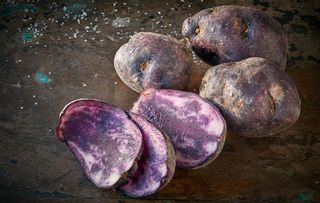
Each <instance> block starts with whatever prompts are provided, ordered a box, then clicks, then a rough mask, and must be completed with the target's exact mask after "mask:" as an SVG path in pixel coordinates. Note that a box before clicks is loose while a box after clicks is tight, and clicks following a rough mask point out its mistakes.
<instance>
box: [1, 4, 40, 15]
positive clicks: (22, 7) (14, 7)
mask: <svg viewBox="0 0 320 203" xmlns="http://www.w3.org/2000/svg"><path fill="white" fill-rule="evenodd" d="M19 11H27V12H31V13H37V12H38V11H39V9H38V7H36V6H34V5H33V4H30V3H17V4H9V5H5V6H2V7H0V15H5V16H9V15H11V14H12V13H15V12H19Z"/></svg>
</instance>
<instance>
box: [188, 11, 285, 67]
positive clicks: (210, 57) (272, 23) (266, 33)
mask: <svg viewBox="0 0 320 203" xmlns="http://www.w3.org/2000/svg"><path fill="white" fill-rule="evenodd" d="M182 35H183V36H184V37H186V38H187V39H188V40H189V41H190V44H191V48H192V49H193V51H194V52H195V53H196V54H197V55H198V56H199V57H200V58H201V59H202V60H203V61H205V62H206V63H208V64H210V65H217V64H221V63H226V62H235V61H240V60H243V59H246V58H249V57H261V58H265V59H267V60H269V61H271V62H273V63H275V64H276V65H277V67H278V68H280V69H282V70H284V69H285V66H286V53H287V46H288V41H287V36H286V33H285V31H284V29H283V28H282V27H281V25H280V24H279V23H278V21H276V20H275V19H273V18H272V17H271V16H268V15H267V14H265V13H263V12H262V11H260V10H258V9H255V8H250V7H243V6H233V5H225V6H218V7H214V8H209V9H205V10H202V11H200V12H198V13H197V14H195V15H194V16H191V17H189V18H187V19H186V20H185V21H184V23H183V26H182Z"/></svg>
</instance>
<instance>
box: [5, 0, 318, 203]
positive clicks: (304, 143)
mask: <svg viewBox="0 0 320 203" xmlns="http://www.w3.org/2000/svg"><path fill="white" fill-rule="evenodd" d="M1 2H2V3H1V4H0V37H1V41H0V136H1V137H0V150H1V151H0V202H108V203H109V202H111V203H113V202H122V203H125V202H151V201H152V202H153V201H154V202H220V201H221V202H320V194H319V193H320V150H319V149H320V128H319V127H320V92H319V89H320V68H319V67H320V36H319V30H320V23H319V22H320V19H319V11H320V3H319V1H315V0H314V1H312V0H310V1H304V0H285V1H281V2H280V1H279V2H278V1H262V0H261V1H259V0H254V1H245V0H243V1H238V2H236V1H227V0H221V1H209V0H204V1H200V0H199V1H198V0H197V1H196V0H194V1H190V2H189V1H187V0H185V1H183V0H180V1H165V0H163V1H159V0H156V1H139V0H127V1H126V2H124V1H117V2H115V1H95V2H93V1H91V0H78V1H71V0H70V1H37V0H34V1H32V0H31V1H29V2H27V1H25V2H23V1H18V2H20V3H15V2H13V1H9V3H6V2H4V1H1ZM10 2H11V3H10ZM12 2H13V3H12ZM223 4H237V5H246V6H252V7H256V8H258V9H261V10H263V11H264V12H266V13H267V14H269V15H271V16H273V17H274V18H275V19H277V20H278V21H279V22H280V23H281V24H282V25H283V26H284V28H285V29H286V31H287V33H288V40H289V48H288V55H287V57H288V61H287V67H286V72H287V73H288V74H289V75H290V76H291V77H292V78H293V80H294V82H295V83H296V85H297V88H298V90H299V93H300V97H301V101H302V112H301V116H300V119H299V120H298V122H297V123H296V124H295V125H294V126H293V127H291V128H290V129H288V130H286V131H284V132H282V133H280V134H277V135H274V136H272V137H267V138H260V139H257V138H256V139H250V138H243V137H239V136H236V135H231V134H228V136H227V139H226V143H225V146H224V148H223V151H222V153H221V155H220V156H219V157H218V158H217V159H216V160H215V161H214V162H213V163H212V164H210V165H209V166H207V167H206V168H202V169H198V170H181V169H177V170H176V173H175V175H174V178H173V180H172V181H171V182H170V184H169V185H168V186H166V187H165V188H164V189H163V190H161V191H160V192H158V193H156V194H154V195H151V196H149V197H147V198H145V199H131V198H129V197H126V196H124V195H121V194H119V193H117V192H114V191H104V190H101V189H98V188H96V187H95V186H94V185H93V184H92V183H90V181H88V179H87V178H86V177H85V176H84V175H83V173H82V171H81V169H80V166H79V164H78V162H77V161H76V160H75V158H74V156H73V155H72V153H71V152H70V151H69V150H68V149H67V147H66V145H64V144H63V143H60V142H59V141H58V140H57V138H56V137H55V125H56V123H57V119H58V115H59V112H60V111H61V109H62V108H63V107H64V105H65V104H67V103H68V102H70V101H71V100H74V99H78V98H95V99H99V100H103V101H106V102H109V103H112V104H114V105H117V106H119V107H121V108H124V109H129V108H130V107H131V105H132V103H133V102H134V101H135V100H136V99H137V97H138V94H137V93H135V92H134V91H132V90H131V89H129V88H128V87H126V86H125V85H124V83H123V82H121V80H120V79H119V77H118V76H117V75H116V72H115V70H114V67H113V57H114V55H115V52H116V51H117V49H118V48H119V47H120V46H121V45H122V44H123V43H125V42H127V41H128V39H129V36H130V35H133V34H134V33H135V32H139V31H152V32H158V33H163V34H168V35H171V36H173V37H175V38H177V39H179V40H181V41H183V42H185V40H184V39H183V37H182V36H181V25H182V22H183V20H184V19H185V18H187V17H188V16H190V15H193V14H195V13H196V12H198V11H200V10H202V9H204V8H209V7H213V6H217V5H223ZM194 62H195V63H194V67H193V73H192V78H191V80H190V82H189V84H188V87H187V88H186V90H187V91H195V92H197V91H198V88H199V84H200V81H201V78H202V76H203V74H204V73H205V71H206V70H207V69H208V68H209V66H208V65H205V64H204V63H202V62H201V61H200V60H199V59H198V58H196V57H194Z"/></svg>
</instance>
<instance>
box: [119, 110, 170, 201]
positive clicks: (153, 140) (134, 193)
mask: <svg viewBox="0 0 320 203" xmlns="http://www.w3.org/2000/svg"><path fill="white" fill-rule="evenodd" d="M129 114H130V118H131V119H132V120H133V121H134V122H135V123H136V124H137V126H138V127H139V128H140V130H141V132H142V135H143V146H144V147H143V152H142V156H141V158H140V159H139V161H138V168H137V170H136V172H135V173H134V174H133V175H132V176H130V177H128V183H127V184H126V185H123V186H121V187H120V188H119V189H120V191H122V192H123V193H125V194H126V195H128V196H131V197H144V196H147V195H150V194H152V193H155V192H156V191H158V190H160V189H161V188H162V187H164V186H165V185H166V184H167V183H169V181H170V180H171V178H172V176H173V174H174V170H175V156H174V149H173V146H172V145H171V142H170V140H169V138H167V137H166V135H164V134H162V133H161V132H160V131H159V130H158V129H157V128H156V127H154V126H153V125H152V124H151V123H150V122H148V121H147V120H145V119H144V118H142V117H141V116H139V115H137V114H134V113H129Z"/></svg>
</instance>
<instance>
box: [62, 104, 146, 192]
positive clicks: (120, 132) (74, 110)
mask: <svg viewBox="0 0 320 203" xmlns="http://www.w3.org/2000/svg"><path fill="white" fill-rule="evenodd" d="M56 134H57V137H58V138H59V140H60V141H61V142H64V143H65V144H66V145H67V146H68V147H69V149H70V150H71V152H72V153H73V154H74V155H75V157H76V158H77V160H78V161H79V162H80V165H81V167H82V169H83V171H84V173H85V175H86V176H87V177H88V178H89V179H90V180H91V181H92V182H93V183H94V184H95V185H96V186H97V187H99V188H111V187H115V186H117V185H118V184H122V183H123V182H125V179H126V176H127V174H128V173H129V172H130V170H131V168H132V167H133V166H134V165H135V162H136V161H137V160H136V159H137V158H138V157H139V154H140V153H141V151H142V134H141V132H140V129H139V128H138V127H137V126H136V124H135V123H134V122H133V121H132V120H131V119H130V118H128V115H127V114H126V113H125V112H124V111H122V110H121V109H119V108H117V107H114V106H112V105H110V104H107V103H104V102H100V101H96V100H91V99H80V100H75V101H73V102H71V103H69V104H68V105H67V106H66V107H65V108H64V109H63V111H62V112H61V114H60V119H59V123H58V125H57V128H56Z"/></svg>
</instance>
